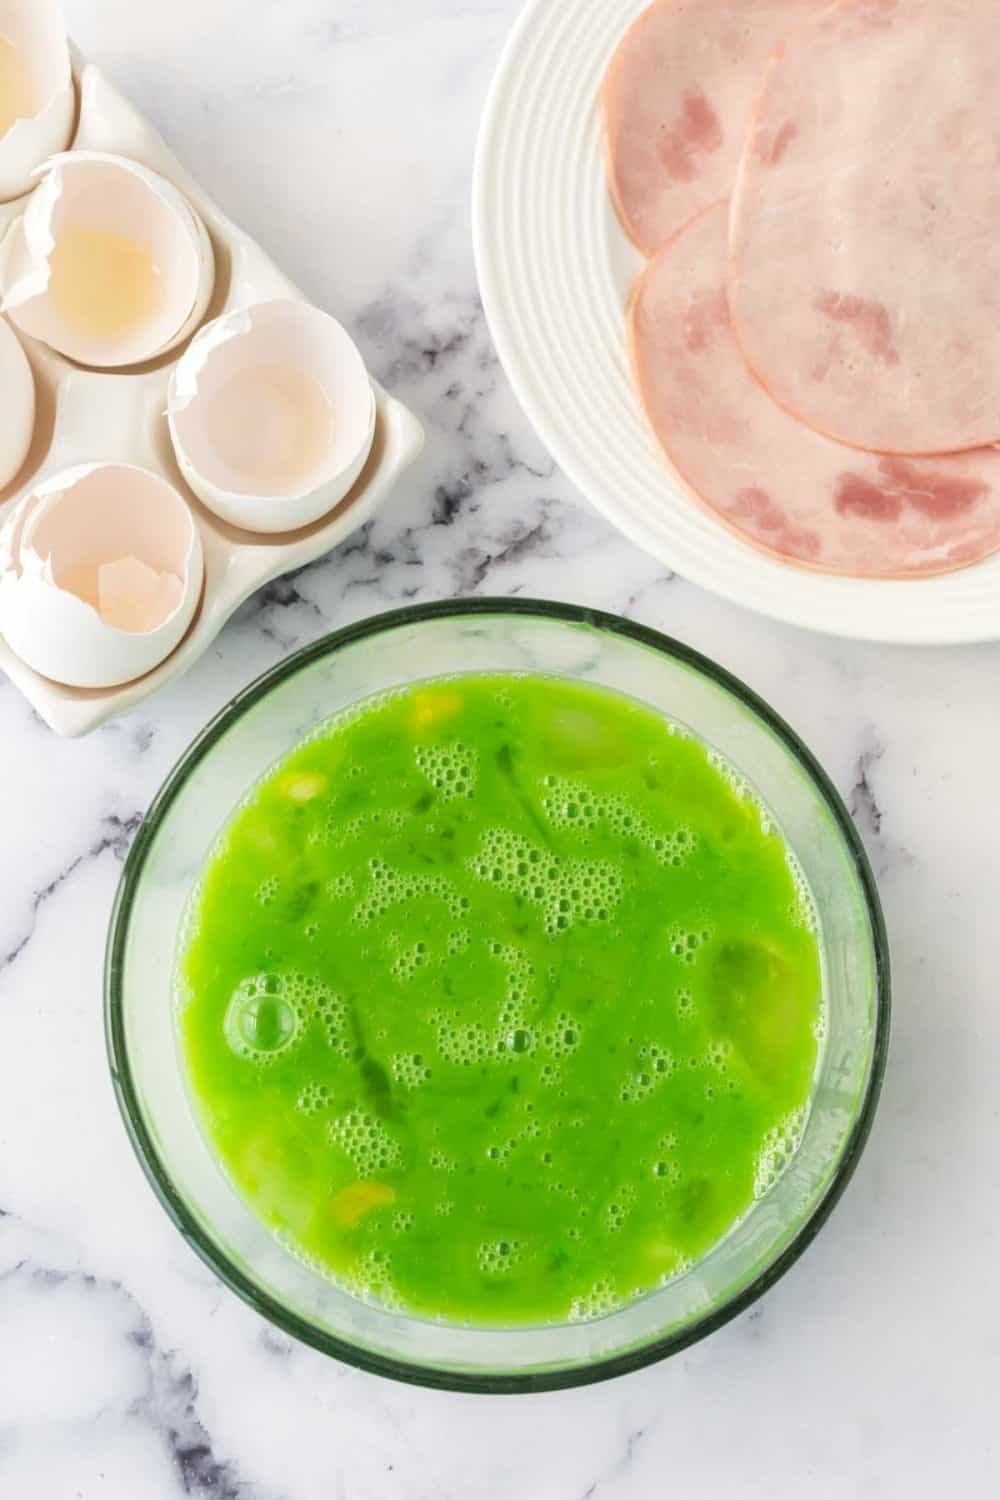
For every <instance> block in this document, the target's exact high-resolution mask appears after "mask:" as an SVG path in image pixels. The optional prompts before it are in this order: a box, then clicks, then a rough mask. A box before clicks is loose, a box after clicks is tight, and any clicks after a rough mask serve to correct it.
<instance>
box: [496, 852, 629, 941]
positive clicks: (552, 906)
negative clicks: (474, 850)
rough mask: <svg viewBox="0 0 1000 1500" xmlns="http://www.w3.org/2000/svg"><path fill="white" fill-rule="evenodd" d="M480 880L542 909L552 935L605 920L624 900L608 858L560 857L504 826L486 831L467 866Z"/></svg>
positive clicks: (613, 868) (614, 870) (616, 873)
mask: <svg viewBox="0 0 1000 1500" xmlns="http://www.w3.org/2000/svg"><path fill="white" fill-rule="evenodd" d="M469 868H470V869H471V870H472V872H473V874H474V875H476V876H477V878H478V879H480V880H482V881H485V882H487V883H488V884H490V885H495V886H496V887H497V888H498V889H500V890H503V891H506V892H508V893H509V894H511V895H514V896H519V897H520V898H521V900H523V901H526V902H528V903H529V904H531V905H533V906H537V907H539V908H540V910H541V912H542V917H543V921H544V924H545V931H546V933H547V934H549V935H550V936H552V935H554V934H556V933H558V932H564V931H566V930H568V929H569V928H570V927H572V926H574V925H575V924H576V923H580V924H581V925H590V924H593V923H597V922H605V921H607V919H608V914H609V912H610V911H611V910H612V909H613V908H614V907H616V906H617V905H618V903H619V902H620V900H621V898H622V891H623V881H622V875H621V871H620V870H618V869H617V868H616V867H615V865H613V864H611V863H610V862H609V861H607V860H588V859H563V858H561V857H560V856H559V855H556V854H553V853H551V852H550V851H549V850H543V849H540V848H539V847H538V846H537V845H535V844H532V843H531V841H530V840H529V839H527V838H525V837H524V836H523V835H522V834H519V833H513V832H511V831H510V830H509V829H506V828H497V827H494V828H488V829H486V830H484V832H483V836H482V842H481V845H480V850H479V853H478V855H476V856H475V858H473V859H472V860H471V861H470V862H469Z"/></svg>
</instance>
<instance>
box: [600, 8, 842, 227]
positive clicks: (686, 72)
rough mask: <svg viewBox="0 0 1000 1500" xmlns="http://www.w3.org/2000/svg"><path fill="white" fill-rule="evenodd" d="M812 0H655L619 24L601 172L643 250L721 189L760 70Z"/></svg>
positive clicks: (726, 186)
mask: <svg viewBox="0 0 1000 1500" xmlns="http://www.w3.org/2000/svg"><path fill="white" fill-rule="evenodd" d="M820 3H821V0H656V3H655V4H653V5H651V6H650V7H649V9H648V10H646V11H644V12H643V13H642V15H641V16H640V17H639V18H638V20H637V21H636V22H635V23H634V24H633V25H632V27H631V29H630V30H629V31H627V32H626V34H625V36H624V38H623V39H622V41H621V43H620V44H619V46H618V49H617V51H616V52H615V54H614V57H613V58H612V60H611V63H610V65H609V67H608V70H607V73H606V75H605V80H604V90H603V106H604V125H605V139H606V143H607V153H608V179H609V182H610V185H611V195H612V198H613V199H614V203H615V207H616V208H617V210H618V216H619V218H620V220H621V222H622V226H623V228H624V229H625V232H626V233H627V234H628V235H629V237H630V238H631V239H632V240H633V241H634V242H635V244H636V245H638V247H639V249H640V250H642V251H643V252H644V253H645V254H647V255H651V254H652V253H653V252H654V251H655V250H656V249H657V248H658V247H659V246H660V245H662V244H663V243H664V241H665V240H667V239H670V237H671V236H672V235H674V234H675V233H676V232H677V230H678V229H680V228H682V226H683V225H684V224H686V223H687V221H688V219H690V218H692V217H693V216H694V215H695V214H696V213H699V212H700V211H701V210H702V209H703V208H707V207H708V206H709V204H711V203H715V202H716V201H717V200H718V199H719V198H728V196H729V194H730V191H731V189H732V184H733V178H734V177H735V175H736V168H737V164H738V162H739V155H740V149H741V147H742V144H743V136H744V132H745V128H746V123H747V117H748V114H749V109H750V102H751V100H752V98H753V95H754V91H755V89H756V87H757V85H758V83H759V81H760V73H761V70H762V68H763V66H764V64H765V62H766V61H767V58H768V57H769V56H770V54H771V52H772V51H773V50H774V48H775V47H776V46H777V44H778V43H779V42H780V41H781V39H782V38H783V37H784V36H785V35H786V33H787V32H788V31H789V30H790V29H791V28H793V27H796V26H797V25H799V24H800V23H801V22H802V21H803V20H805V19H807V18H808V17H810V16H812V15H814V14H815V13H816V11H817V9H819V7H820Z"/></svg>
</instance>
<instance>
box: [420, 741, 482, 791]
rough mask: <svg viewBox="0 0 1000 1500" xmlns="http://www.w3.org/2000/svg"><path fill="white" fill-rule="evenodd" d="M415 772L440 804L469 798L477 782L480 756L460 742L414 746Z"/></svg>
mask: <svg viewBox="0 0 1000 1500" xmlns="http://www.w3.org/2000/svg"><path fill="white" fill-rule="evenodd" d="M413 756H414V759H415V761H416V764H417V769H418V770H419V771H420V772H421V774H422V775H423V776H425V777H426V778H427V780H428V781H429V782H430V784H431V786H432V787H433V788H434V790H435V791H436V792H437V794H438V796H439V797H440V799H441V800H442V801H443V802H451V801H453V800H454V799H455V798H458V797H471V796H472V794H473V792H474V791H475V789H476V783H477V781H478V779H479V756H478V754H477V753H476V751H475V750H472V749H470V748H469V746H467V745H463V744H462V743H461V741H457V740H455V741H450V742H449V743H447V744H444V745H415V746H414V750H413Z"/></svg>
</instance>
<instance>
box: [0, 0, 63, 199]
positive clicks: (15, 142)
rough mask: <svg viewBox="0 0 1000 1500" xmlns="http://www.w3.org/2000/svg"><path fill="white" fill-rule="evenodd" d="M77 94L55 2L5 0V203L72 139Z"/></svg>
mask: <svg viewBox="0 0 1000 1500" xmlns="http://www.w3.org/2000/svg"><path fill="white" fill-rule="evenodd" d="M75 116H76V93H75V90H74V88H73V74H72V70H71V67H70V60H69V44H68V42H67V40H66V27H65V24H64V22H63V18H62V13H61V11H60V9H59V6H58V4H56V0H0V202H7V201H8V200H9V199H11V198H19V197H20V196H21V194H22V193H26V192H28V191H29V189H30V188H31V185H32V183H31V176H32V173H33V172H34V171H35V169H36V168H37V167H39V166H41V164H42V162H44V161H45V159H46V157H48V156H52V155H53V154H54V153H55V152H57V151H64V150H65V149H66V147H67V146H68V145H69V143H70V138H71V136H72V134H73V122H74V119H75Z"/></svg>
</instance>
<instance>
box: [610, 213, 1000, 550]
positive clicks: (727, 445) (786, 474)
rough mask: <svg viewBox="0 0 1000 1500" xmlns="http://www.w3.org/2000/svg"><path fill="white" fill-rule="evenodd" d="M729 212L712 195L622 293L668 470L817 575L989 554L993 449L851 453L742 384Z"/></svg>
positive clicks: (998, 523)
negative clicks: (730, 294)
mask: <svg viewBox="0 0 1000 1500" xmlns="http://www.w3.org/2000/svg"><path fill="white" fill-rule="evenodd" d="M727 216H728V215H727V207H726V204H724V203H720V204H717V205H716V207H714V208H711V209H708V210H707V211H706V212H705V213H704V214H702V215H701V216H700V217H699V218H697V219H695V220H694V221H693V223H691V224H690V225H689V226H688V227H687V228H686V229H684V230H682V232H681V233H680V234H679V235H678V236H677V237H676V238H675V239H674V240H672V241H671V242H670V243H669V244H668V245H666V246H664V248H663V249H662V250H661V251H660V253H659V255H658V256H657V257H656V258H655V260H653V261H651V262H650V264H649V266H648V267H647V269H646V271H645V272H644V274H643V275H642V277H641V278H640V280H639V282H638V284H637V286H636V289H635V292H634V294H633V298H632V305H631V309H630V315H629V323H630V334H631V343H632V356H633V362H634V366H635V371H636V376H637V379H638V384H639V390H640V392H641V395H642V399H643V403H644V405H645V407H646V411H647V414H648V416H649V420H650V422H651V424H652V427H653V430H654V432H655V434H656V436H657V438H658V439H659V442H660V444H661V446H662V447H663V449H664V451H665V453H666V456H667V458H668V459H669V461H670V463H671V464H672V466H673V468H674V469H675V470H676V472H677V474H678V475H679V476H680V477H681V478H682V479H683V480H684V481H686V483H687V484H688V486H689V487H690V488H691V489H692V490H693V491H694V492H695V494H696V495H697V496H698V497H699V498H700V499H701V500H702V501H703V502H704V504H705V505H706V506H707V507H708V508H709V509H710V510H712V511H713V512H715V514H716V515H717V516H719V517H720V518H721V519H722V520H723V521H725V522H726V524H727V525H728V526H730V527H731V528H732V529H733V530H734V531H737V532H739V533H740V535H742V536H743V537H745V538H747V539H748V540H749V541H751V542H753V543H754V544H755V545H756V546H758V547H760V548H763V549H765V550H766V551H768V552H770V553H773V554H775V555H777V556H778V557H780V558H782V559H784V560H787V561H790V562H795V563H800V564H805V565H806V566H808V567H810V568H816V569H821V570H823V571H826V572H833V573H851V574H856V575H864V576H869V577H884V578H903V577H916V576H926V575H928V574H932V573H944V572H948V571H950V570H951V569H953V568H960V567H964V566H967V565H968V564H969V563H972V562H976V561H978V560H979V559H981V558H983V557H986V556H987V555H988V554H989V553H991V552H994V551H996V550H997V549H998V548H1000V451H998V450H996V449H983V450H980V451H978V452H974V453H963V454H954V455H950V456H945V457H942V458H937V459H926V458H923V459H914V458H901V457H899V456H884V455H882V456H880V455H878V454H874V453H860V452H858V451H857V450H856V449H853V448H846V447H843V446H842V445H841V444H839V443H835V442H832V441H831V440H830V439H829V438H825V437H822V436H820V434H819V433H817V432H814V431H813V430H812V429H811V428H809V427H805V426H803V425H802V423H800V422H798V421H796V419H795V418H794V417H792V416H790V415H789V414H788V413H787V412H786V411H784V410H783V409H782V408H781V407H780V406H778V405H777V404H776V403H775V402H774V401H772V400H771V398H770V397H769V396H768V395H767V393H766V391H764V389H763V388H762V387H761V386H760V385H759V384H758V383H757V382H756V381H755V380H754V379H753V377H752V376H751V375H750V373H749V371H748V370H747V368H746V364H745V363H744V360H743V358H742V356H741V354H740V350H739V346H738V344H737V343H736V340H735V338H734V337H733V331H732V326H731V324H730V320H729V311H728V306H727V301H726V290H725V275H726V230H727Z"/></svg>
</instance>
